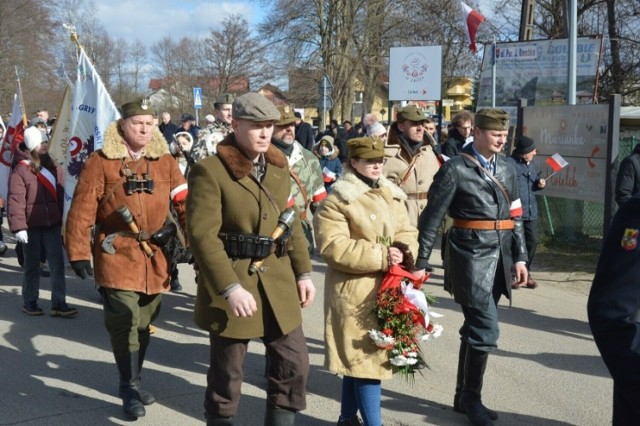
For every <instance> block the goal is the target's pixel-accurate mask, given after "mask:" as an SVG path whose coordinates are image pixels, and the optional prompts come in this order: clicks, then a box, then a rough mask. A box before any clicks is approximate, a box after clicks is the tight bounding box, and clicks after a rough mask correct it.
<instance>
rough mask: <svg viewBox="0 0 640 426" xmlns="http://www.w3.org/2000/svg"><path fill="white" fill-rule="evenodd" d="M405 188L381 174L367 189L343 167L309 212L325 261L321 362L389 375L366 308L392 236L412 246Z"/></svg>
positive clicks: (347, 371)
mask: <svg viewBox="0 0 640 426" xmlns="http://www.w3.org/2000/svg"><path fill="white" fill-rule="evenodd" d="M405 199H406V195H405V193H404V192H403V191H402V190H401V189H400V188H398V187H397V186H396V185H394V184H393V183H392V182H391V181H389V180H388V179H386V178H384V177H381V178H380V180H379V188H375V189H372V188H370V187H369V186H368V185H367V184H365V183H364V182H363V181H362V180H360V179H359V178H358V177H357V176H356V175H355V174H354V172H353V170H352V169H351V167H349V166H347V167H345V174H344V176H342V177H341V178H340V179H339V180H338V181H337V182H336V184H335V185H334V186H333V191H331V194H329V196H328V197H327V198H326V200H325V201H324V202H323V203H322V204H321V205H320V208H319V209H318V211H317V212H316V214H315V215H314V218H313V224H314V228H315V237H316V242H317V245H318V249H319V252H320V254H321V255H322V257H323V258H324V260H325V261H326V262H327V272H326V274H325V283H324V289H325V294H324V312H325V345H326V358H325V366H326V367H327V368H328V369H329V371H331V372H333V373H337V374H344V375H346V376H351V377H359V378H369V379H389V378H391V375H392V368H391V364H390V363H389V361H388V359H387V352H386V351H385V350H381V349H378V347H376V345H375V344H374V342H373V340H371V338H370V337H369V335H368V334H367V331H368V330H370V329H374V328H377V320H376V318H375V315H374V314H373V313H372V309H373V307H374V304H375V300H376V293H377V291H378V287H379V285H380V282H381V281H382V278H383V277H384V275H385V272H386V271H387V269H388V268H389V264H388V263H387V254H388V245H389V244H390V243H391V242H393V241H401V242H403V243H405V244H408V245H409V247H410V248H411V251H412V252H413V253H416V249H417V242H416V237H417V230H416V229H415V228H414V227H413V226H411V224H410V222H409V217H408V215H407V211H406V208H405V207H404V200H405Z"/></svg>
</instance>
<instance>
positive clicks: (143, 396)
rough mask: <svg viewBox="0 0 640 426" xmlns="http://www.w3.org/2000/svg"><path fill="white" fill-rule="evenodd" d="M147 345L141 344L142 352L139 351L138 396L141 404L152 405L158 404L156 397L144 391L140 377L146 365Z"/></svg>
mask: <svg viewBox="0 0 640 426" xmlns="http://www.w3.org/2000/svg"><path fill="white" fill-rule="evenodd" d="M148 345H149V344H148V343H147V344H146V345H143V344H142V343H141V344H140V350H139V351H138V383H139V384H138V396H139V397H140V402H142V403H143V404H144V405H151V404H153V403H154V402H156V397H155V396H154V395H153V394H152V393H151V392H148V391H146V390H144V389H142V377H141V376H140V372H141V371H142V364H144V357H145V355H146V354H147V347H148Z"/></svg>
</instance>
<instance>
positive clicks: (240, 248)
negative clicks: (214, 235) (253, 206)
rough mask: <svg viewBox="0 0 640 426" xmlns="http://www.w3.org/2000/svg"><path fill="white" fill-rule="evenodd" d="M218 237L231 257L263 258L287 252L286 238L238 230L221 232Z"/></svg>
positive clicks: (282, 254)
mask: <svg viewBox="0 0 640 426" xmlns="http://www.w3.org/2000/svg"><path fill="white" fill-rule="evenodd" d="M218 237H219V238H220V239H221V240H222V243H223V244H224V251H226V252H227V255H228V256H229V257H231V258H233V259H264V258H265V257H268V256H269V255H271V254H272V253H275V255H276V256H277V257H282V256H284V255H286V254H287V247H288V241H289V239H288V238H278V239H277V240H274V239H273V238H271V237H265V236H262V235H257V234H243V233H240V232H228V233H227V232H221V233H219V234H218Z"/></svg>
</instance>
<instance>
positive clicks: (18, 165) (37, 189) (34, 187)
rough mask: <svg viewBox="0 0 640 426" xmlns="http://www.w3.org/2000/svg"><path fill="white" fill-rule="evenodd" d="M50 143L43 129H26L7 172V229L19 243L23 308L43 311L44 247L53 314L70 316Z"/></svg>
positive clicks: (58, 184) (59, 190) (60, 190)
mask: <svg viewBox="0 0 640 426" xmlns="http://www.w3.org/2000/svg"><path fill="white" fill-rule="evenodd" d="M48 149H49V145H48V137H47V134H46V130H44V131H42V130H39V129H38V128H36V127H33V126H32V127H29V128H27V129H26V130H25V132H24V142H22V143H21V144H20V149H18V150H16V152H15V154H14V159H13V164H12V170H11V175H10V176H9V196H8V198H9V203H8V204H9V205H8V219H9V229H10V230H11V232H13V233H14V234H16V239H17V240H18V242H20V243H22V246H23V253H24V267H23V269H24V274H23V278H22V297H23V300H24V304H23V306H22V312H24V313H25V314H27V315H33V316H35V315H42V314H43V312H42V309H41V308H40V307H39V306H38V297H39V291H40V254H41V250H42V248H44V251H45V254H46V258H47V262H48V263H49V269H50V270H51V311H50V313H51V316H54V317H58V316H59V317H73V316H75V315H77V314H78V311H77V310H76V309H75V308H72V307H71V306H69V305H67V302H66V281H65V276H64V260H63V257H62V230H61V225H62V205H63V200H64V187H63V186H62V170H61V169H60V168H58V167H57V166H56V165H55V163H54V161H53V160H52V159H51V157H49V154H48Z"/></svg>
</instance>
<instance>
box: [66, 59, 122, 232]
mask: <svg viewBox="0 0 640 426" xmlns="http://www.w3.org/2000/svg"><path fill="white" fill-rule="evenodd" d="M118 118H120V113H119V112H118V109H117V108H116V106H115V104H114V103H113V101H112V100H111V97H110V96H109V93H107V89H106V88H105V87H104V84H103V83H102V80H101V79H100V76H99V75H98V73H97V72H96V70H95V68H94V67H93V64H92V63H91V60H90V59H89V57H88V56H87V55H86V53H85V52H84V50H82V49H81V50H80V59H79V61H78V76H77V79H76V83H75V85H74V87H73V97H72V99H71V118H70V124H69V134H68V137H69V141H68V146H69V147H68V152H67V155H66V158H65V182H64V219H65V221H66V217H67V212H68V211H69V207H70V205H71V198H72V197H73V191H74V189H75V187H76V184H77V183H78V176H79V175H80V171H81V170H82V166H83V165H84V163H85V161H87V158H88V157H89V154H91V153H92V152H93V151H94V150H96V149H100V148H102V143H103V137H104V132H105V130H106V129H107V127H108V126H109V124H111V123H112V122H113V121H115V120H117V119H118Z"/></svg>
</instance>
